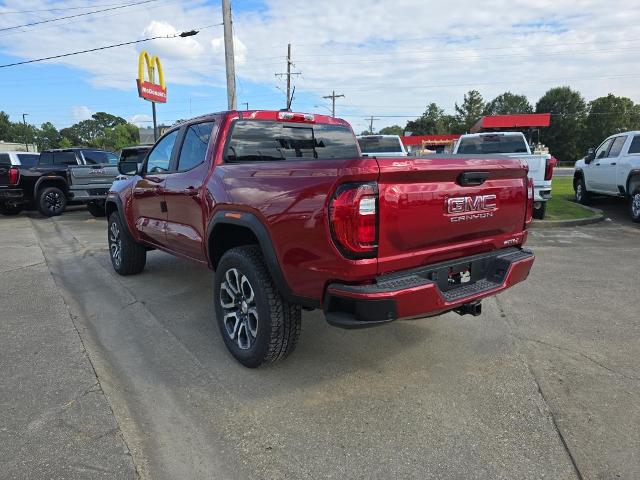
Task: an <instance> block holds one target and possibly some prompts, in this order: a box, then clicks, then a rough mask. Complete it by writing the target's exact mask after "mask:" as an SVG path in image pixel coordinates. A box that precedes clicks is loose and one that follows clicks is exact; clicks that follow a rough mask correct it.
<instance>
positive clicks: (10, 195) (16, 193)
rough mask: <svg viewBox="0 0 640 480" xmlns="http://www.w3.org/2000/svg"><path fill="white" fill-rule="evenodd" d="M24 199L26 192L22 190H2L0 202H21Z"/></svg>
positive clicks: (0, 189) (0, 190)
mask: <svg viewBox="0 0 640 480" xmlns="http://www.w3.org/2000/svg"><path fill="white" fill-rule="evenodd" d="M23 198H24V192H23V191H22V189H20V188H0V200H2V201H20V200H22V199H23Z"/></svg>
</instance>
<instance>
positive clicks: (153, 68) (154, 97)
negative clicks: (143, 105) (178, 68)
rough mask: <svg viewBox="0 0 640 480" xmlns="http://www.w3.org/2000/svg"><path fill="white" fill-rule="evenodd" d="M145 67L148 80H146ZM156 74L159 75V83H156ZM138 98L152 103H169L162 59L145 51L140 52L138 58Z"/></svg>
mask: <svg viewBox="0 0 640 480" xmlns="http://www.w3.org/2000/svg"><path fill="white" fill-rule="evenodd" d="M145 65H146V67H147V68H146V70H147V76H148V79H145V73H144V71H145V68H144V67H145ZM156 72H157V73H158V82H159V83H156V75H155V74H156ZM137 84H138V96H140V97H141V98H144V99H145V100H149V101H150V102H156V103H166V102H167V86H166V85H165V83H164V73H163V71H162V64H161V63H160V59H159V58H158V57H157V56H155V55H153V56H151V55H149V54H148V53H147V52H145V51H144V50H143V51H142V52H140V56H139V57H138V80H137Z"/></svg>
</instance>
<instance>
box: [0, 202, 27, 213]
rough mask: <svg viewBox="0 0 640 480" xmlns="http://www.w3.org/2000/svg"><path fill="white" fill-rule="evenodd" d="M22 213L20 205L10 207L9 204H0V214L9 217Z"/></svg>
mask: <svg viewBox="0 0 640 480" xmlns="http://www.w3.org/2000/svg"><path fill="white" fill-rule="evenodd" d="M21 211H22V205H11V204H9V203H0V214H2V215H6V216H11V215H18V214H19V213H20V212H21Z"/></svg>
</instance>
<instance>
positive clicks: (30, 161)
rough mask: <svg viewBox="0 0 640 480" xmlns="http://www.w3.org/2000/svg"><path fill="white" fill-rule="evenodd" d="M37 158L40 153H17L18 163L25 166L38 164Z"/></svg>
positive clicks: (29, 166)
mask: <svg viewBox="0 0 640 480" xmlns="http://www.w3.org/2000/svg"><path fill="white" fill-rule="evenodd" d="M38 158H40V155H36V154H32V153H19V154H18V160H20V165H22V166H23V167H27V168H31V167H35V166H36V165H37V164H38Z"/></svg>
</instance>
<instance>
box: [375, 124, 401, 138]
mask: <svg viewBox="0 0 640 480" xmlns="http://www.w3.org/2000/svg"><path fill="white" fill-rule="evenodd" d="M378 133H380V135H400V136H402V127H401V126H400V125H392V126H390V127H384V128H381V129H380V132H378Z"/></svg>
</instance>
